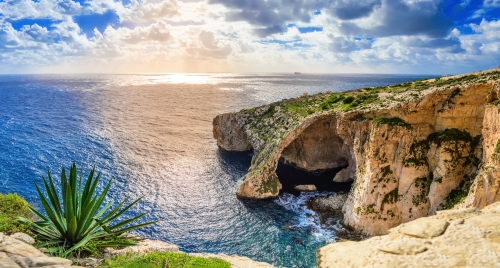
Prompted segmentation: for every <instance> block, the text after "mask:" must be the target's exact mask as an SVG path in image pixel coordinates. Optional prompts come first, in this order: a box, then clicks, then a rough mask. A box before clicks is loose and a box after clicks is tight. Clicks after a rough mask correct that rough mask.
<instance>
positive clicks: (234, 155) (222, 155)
mask: <svg viewBox="0 0 500 268" xmlns="http://www.w3.org/2000/svg"><path fill="white" fill-rule="evenodd" d="M252 156H253V150H250V151H246V152H229V151H225V150H222V149H220V148H219V149H218V150H217V158H218V160H219V164H220V167H221V169H222V170H223V171H224V172H225V173H226V174H229V175H231V177H232V178H233V180H239V179H240V178H241V177H243V176H245V174H246V173H247V171H248V169H249V168H250V163H251V161H252ZM235 174H236V176H234V175H235Z"/></svg>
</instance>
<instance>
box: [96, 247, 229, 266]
mask: <svg viewBox="0 0 500 268" xmlns="http://www.w3.org/2000/svg"><path fill="white" fill-rule="evenodd" d="M102 267H103V268H197V267H206V268H229V267H231V264H230V263H229V262H227V261H225V260H222V259H217V258H202V257H194V256H190V255H187V254H184V253H172V252H160V251H156V252H152V253H148V254H146V255H124V256H117V257H113V258H110V259H106V260H104V263H103V264H102Z"/></svg>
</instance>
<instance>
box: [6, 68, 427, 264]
mask: <svg viewBox="0 0 500 268" xmlns="http://www.w3.org/2000/svg"><path fill="white" fill-rule="evenodd" d="M420 78H423V77H422V76H404V75H305V74H303V75H284V74H273V75H259V74H165V75H0V192H1V193H9V192H17V193H18V194H20V195H21V196H23V197H24V198H26V199H27V200H28V201H29V202H31V203H32V204H34V205H38V201H37V195H36V192H35V190H34V187H33V182H34V181H36V182H39V183H40V182H41V179H40V176H42V175H44V174H46V172H47V170H48V169H50V170H51V172H52V174H54V175H57V174H59V173H60V169H61V167H62V166H66V167H69V165H70V164H71V163H72V162H73V161H74V162H76V163H77V164H78V165H79V166H80V167H84V168H85V170H86V171H88V170H89V169H90V168H91V167H92V166H93V165H96V166H97V169H98V170H99V171H100V172H102V175H103V177H104V178H105V180H108V179H111V178H113V180H114V181H113V186H112V189H111V191H110V194H109V198H108V200H107V201H108V202H115V203H116V202H118V201H120V200H122V199H123V198H125V197H131V198H137V197H139V196H141V195H146V197H145V198H144V199H143V201H141V203H140V204H139V205H137V206H136V207H135V208H134V209H133V210H132V211H131V214H137V213H139V212H143V211H146V212H149V214H148V216H147V217H146V219H145V220H160V222H159V223H158V224H156V225H153V226H149V227H147V228H144V229H141V230H140V231H139V232H138V233H139V235H141V236H144V237H149V238H151V239H160V240H164V241H167V242H170V243H173V244H176V245H179V247H180V249H181V250H182V251H186V252H212V253H220V252H221V253H226V254H238V255H242V256H248V257H250V258H252V259H255V260H259V261H266V262H269V263H272V264H274V265H277V266H283V267H314V266H315V264H316V251H317V249H318V248H319V247H321V246H323V245H325V244H326V243H327V242H331V241H333V239H334V238H335V231H334V229H335V227H334V228H325V226H321V225H320V224H319V220H318V218H317V216H315V215H314V213H313V212H311V211H309V210H308V209H307V208H306V207H305V206H304V202H305V200H306V199H307V198H308V196H309V195H310V194H308V195H302V196H299V197H296V196H292V195H285V196H282V197H280V198H279V199H277V200H265V201H248V200H238V199H237V198H236V196H235V192H236V189H237V187H238V185H239V184H240V183H241V181H242V179H243V176H244V175H245V172H246V170H247V169H248V167H249V164H250V159H251V154H249V153H230V152H224V151H221V150H219V149H218V148H217V145H216V142H215V140H214V139H213V137H212V118H213V117H215V116H216V115H217V114H219V113H224V112H231V111H238V110H240V109H242V108H248V107H252V106H256V105H262V104H265V103H269V102H273V101H277V100H280V99H283V98H290V97H295V96H298V95H301V94H302V93H304V92H308V93H310V94H313V93H316V92H321V91H326V90H332V91H343V90H347V89H354V88H360V87H367V86H377V85H388V84H396V83H402V82H406V81H411V80H415V79H420ZM100 187H102V185H101V186H100ZM307 214H309V215H307ZM311 215H312V216H311Z"/></svg>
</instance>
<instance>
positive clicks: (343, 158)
mask: <svg viewBox="0 0 500 268" xmlns="http://www.w3.org/2000/svg"><path fill="white" fill-rule="evenodd" d="M499 82H500V71H498V70H490V71H485V72H480V73H475V74H470V75H461V76H455V77H447V78H441V79H431V80H425V81H416V82H413V83H405V84H400V85H394V86H390V87H378V88H365V89H360V90H355V91H349V92H341V93H331V92H327V93H322V94H316V95H313V96H302V97H299V98H296V99H290V100H283V101H281V102H277V103H272V104H270V105H266V106H262V107H257V108H254V109H248V110H242V111H240V112H238V113H232V114H224V115H219V116H217V117H216V118H215V119H214V137H215V138H216V139H217V141H218V145H219V146H220V147H221V148H223V149H226V150H248V149H251V148H253V149H254V157H253V159H252V165H251V167H250V169H249V171H248V174H247V175H246V177H245V180H244V181H243V183H242V184H241V186H240V187H239V189H238V191H237V195H238V196H239V197H242V198H252V199H261V198H272V197H276V196H277V195H278V194H279V191H280V189H281V183H280V181H279V179H278V177H277V175H276V172H275V171H276V167H277V165H278V162H279V161H280V160H281V161H282V162H284V163H286V164H289V165H292V166H296V167H298V168H301V169H304V170H308V171H317V170H327V169H332V168H338V167H345V169H343V170H342V171H341V172H339V173H338V174H337V175H336V176H335V178H332V179H333V180H335V181H349V180H354V183H353V187H352V188H351V191H350V193H349V196H348V198H347V201H346V202H345V204H344V206H343V212H344V222H345V223H346V224H348V225H350V226H352V227H354V228H356V229H358V230H362V231H363V232H365V233H367V234H384V233H387V232H388V230H389V229H390V228H391V227H394V226H396V225H399V224H400V223H403V222H408V221H410V220H412V219H416V218H419V217H422V216H426V215H432V214H434V213H435V212H436V211H437V210H440V209H445V208H451V207H454V206H462V207H470V206H474V207H479V208H480V207H484V206H485V205H487V204H490V203H492V202H495V201H497V200H499V199H500V195H499V193H500V177H499V175H500V174H499V173H498V172H500V170H499V168H500V166H499V162H498V161H499V160H498V159H499V156H500V140H499V139H500V131H499V128H500V108H499V106H498V102H499V101H498V99H499V93H498V85H497V84H498V83H499ZM235 145H237V146H235Z"/></svg>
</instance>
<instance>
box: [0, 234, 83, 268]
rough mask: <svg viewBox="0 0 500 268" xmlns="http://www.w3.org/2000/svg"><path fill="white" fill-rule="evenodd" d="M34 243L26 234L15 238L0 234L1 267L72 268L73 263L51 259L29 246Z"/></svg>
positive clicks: (17, 235)
mask: <svg viewBox="0 0 500 268" xmlns="http://www.w3.org/2000/svg"><path fill="white" fill-rule="evenodd" d="M23 240H27V241H28V242H31V241H34V240H33V238H31V237H29V236H28V235H26V234H22V233H16V234H15V235H14V237H12V236H8V235H5V234H4V233H0V267H2V268H30V267H46V268H49V267H58V268H66V267H73V268H77V267H79V266H72V263H73V262H72V261H71V260H68V259H64V258H59V257H49V256H47V255H45V254H44V253H42V252H41V251H39V250H38V249H36V248H35V247H33V246H32V245H29V244H27V243H25V242H23Z"/></svg>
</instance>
